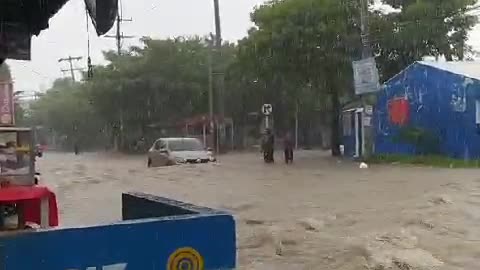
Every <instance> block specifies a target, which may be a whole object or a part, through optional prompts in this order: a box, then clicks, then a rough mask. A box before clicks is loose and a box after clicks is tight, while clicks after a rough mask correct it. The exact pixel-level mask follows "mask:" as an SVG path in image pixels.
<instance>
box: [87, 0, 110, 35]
mask: <svg viewBox="0 0 480 270" xmlns="http://www.w3.org/2000/svg"><path fill="white" fill-rule="evenodd" d="M85 4H86V5H87V9H88V13H89V14H90V18H92V22H93V25H94V26H95V29H96V30H97V34H98V35H103V34H105V33H107V32H108V31H109V30H110V28H112V26H113V24H114V23H115V18H116V16H117V14H118V0H85Z"/></svg>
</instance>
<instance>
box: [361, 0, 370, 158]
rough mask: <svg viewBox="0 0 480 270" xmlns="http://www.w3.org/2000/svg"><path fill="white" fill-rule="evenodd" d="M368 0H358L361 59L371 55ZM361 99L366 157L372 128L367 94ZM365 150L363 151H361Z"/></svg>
mask: <svg viewBox="0 0 480 270" xmlns="http://www.w3.org/2000/svg"><path fill="white" fill-rule="evenodd" d="M368 1H369V0H360V27H361V28H360V30H361V37H362V45H363V47H362V59H367V58H370V57H372V51H371V45H370V32H369V27H368ZM360 99H361V101H362V107H363V113H362V114H361V115H362V120H361V121H362V125H361V130H362V133H363V142H362V144H361V145H360V146H359V147H360V149H362V151H361V154H362V156H363V157H365V158H368V157H369V156H370V155H371V154H372V153H373V129H372V123H371V121H372V120H371V119H372V116H371V115H368V113H367V111H368V110H367V107H371V104H369V103H370V102H369V100H368V94H363V95H361V96H360ZM367 117H368V119H369V122H370V123H369V125H366V124H364V120H365V118H367ZM363 150H365V151H363Z"/></svg>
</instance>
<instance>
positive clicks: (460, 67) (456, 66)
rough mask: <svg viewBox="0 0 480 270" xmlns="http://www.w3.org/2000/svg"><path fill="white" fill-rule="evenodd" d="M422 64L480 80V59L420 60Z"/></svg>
mask: <svg viewBox="0 0 480 270" xmlns="http://www.w3.org/2000/svg"><path fill="white" fill-rule="evenodd" d="M418 63H419V64H421V65H426V66H430V67H433V68H437V69H441V70H445V71H448V72H451V73H454V74H458V75H462V76H465V77H469V78H472V79H477V80H480V61H462V62H436V61H435V62H434V61H419V62H418Z"/></svg>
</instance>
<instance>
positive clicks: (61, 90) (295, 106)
mask: <svg viewBox="0 0 480 270" xmlns="http://www.w3.org/2000/svg"><path fill="white" fill-rule="evenodd" d="M383 2H384V3H386V4H390V5H392V6H393V7H395V8H397V9H398V12H392V13H387V14H385V13H382V12H379V11H376V10H374V9H370V11H369V20H368V21H369V25H368V26H369V29H370V35H369V39H370V44H371V49H372V52H373V55H374V56H375V58H376V60H377V65H378V67H379V71H380V75H381V78H382V80H386V79H388V78H390V77H391V76H393V75H395V74H396V73H398V72H400V71H401V70H402V69H404V68H405V67H406V66H408V65H410V64H412V63H413V62H414V61H417V60H421V59H422V58H423V57H424V56H433V57H445V58H446V59H447V60H463V59H465V58H466V56H467V55H468V52H469V50H470V48H469V46H467V45H466V40H467V33H468V31H469V30H471V29H472V27H473V26H474V25H475V24H476V23H477V21H476V17H474V16H471V15H468V14H469V13H468V11H469V10H471V6H472V5H473V4H475V2H476V1H475V0H422V1H417V0H415V1H414V0H384V1H383ZM251 20H252V22H253V23H254V27H252V29H250V31H249V33H248V36H247V37H245V38H244V39H242V40H240V41H238V43H237V44H229V43H225V44H223V46H222V52H221V54H219V55H221V57H220V58H215V57H214V58H213V59H214V61H213V62H214V65H217V66H213V67H212V70H219V68H220V70H222V69H224V70H225V86H226V89H225V104H226V106H225V107H226V114H227V115H229V116H231V117H232V118H233V119H234V121H235V122H236V123H237V125H239V126H240V127H242V126H245V125H247V122H248V121H247V120H248V117H249V115H250V113H251V112H258V111H259V109H260V107H261V104H263V103H272V104H273V105H274V107H275V112H274V118H275V127H276V128H278V129H285V130H288V129H290V128H292V119H293V118H294V116H295V115H299V116H300V117H299V118H300V119H301V121H300V122H301V123H300V125H301V126H305V127H309V126H310V125H311V124H312V123H314V122H318V121H320V122H322V123H324V124H326V125H330V130H331V133H332V136H331V139H332V140H331V145H332V152H333V154H338V153H339V149H338V145H339V137H340V134H339V114H340V112H341V108H342V105H343V104H345V103H346V102H348V101H351V100H353V99H355V96H354V94H353V75H352V67H351V63H352V61H353V60H358V59H360V58H361V57H362V35H361V31H360V23H361V20H360V7H359V1H355V0H275V1H270V2H267V3H265V4H263V5H261V6H259V7H257V8H256V9H255V10H253V12H252V13H251ZM215 55H217V54H215V53H213V56H215ZM211 57H212V50H211V48H210V47H209V42H208V40H207V39H206V38H201V37H188V38H187V37H178V38H174V39H166V40H156V39H150V38H144V39H142V44H141V46H138V47H132V48H130V49H129V50H128V51H126V52H125V53H124V54H122V55H117V54H115V53H113V52H105V58H106V59H107V60H108V64H107V65H104V66H97V67H95V69H94V77H93V78H92V79H90V80H87V81H83V82H77V83H72V82H71V81H69V80H65V79H61V80H58V81H57V82H56V83H55V84H54V85H53V86H52V87H51V89H50V90H48V91H47V93H46V94H45V95H44V96H43V97H42V98H41V99H40V100H39V101H38V102H37V103H36V104H35V105H34V106H33V107H32V113H31V115H32V116H33V119H32V121H33V122H36V123H41V124H42V125H44V126H46V127H49V128H50V129H52V130H54V131H55V132H56V133H57V134H60V135H62V136H65V137H67V138H70V140H78V139H82V140H86V141H91V142H92V144H93V142H99V141H102V140H99V139H97V135H98V136H102V137H104V138H108V140H109V139H111V138H112V137H115V136H119V134H121V137H122V140H124V141H128V140H130V139H134V138H137V137H139V136H144V135H145V134H146V133H148V131H147V129H148V128H147V127H148V126H149V125H151V124H153V123H176V122H178V121H179V120H181V119H184V118H186V117H190V116H193V115H196V114H203V113H207V112H208V89H209V70H210V68H209V63H210V61H211V59H212V58H211ZM215 102H217V100H215ZM106 140H107V139H106Z"/></svg>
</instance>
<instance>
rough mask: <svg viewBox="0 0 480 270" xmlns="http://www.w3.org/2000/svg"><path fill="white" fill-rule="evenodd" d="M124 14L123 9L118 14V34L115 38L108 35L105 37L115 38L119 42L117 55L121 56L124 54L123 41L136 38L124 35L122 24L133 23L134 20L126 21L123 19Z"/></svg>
mask: <svg viewBox="0 0 480 270" xmlns="http://www.w3.org/2000/svg"><path fill="white" fill-rule="evenodd" d="M122 13H123V11H121V9H120V10H119V11H118V14H117V30H116V34H115V35H114V36H112V35H106V36H105V37H107V38H114V39H116V41H117V53H118V55H121V54H122V41H123V40H124V39H126V38H134V37H135V36H126V35H124V34H123V32H122V31H121V24H122V22H131V21H133V20H132V19H124V18H123V17H122Z"/></svg>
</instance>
